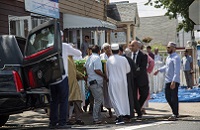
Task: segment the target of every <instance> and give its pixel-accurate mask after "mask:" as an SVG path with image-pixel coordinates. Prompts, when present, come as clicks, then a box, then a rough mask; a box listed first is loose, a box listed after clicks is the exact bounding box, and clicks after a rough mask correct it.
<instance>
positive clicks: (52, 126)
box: [49, 124, 57, 129]
mask: <svg viewBox="0 0 200 130" xmlns="http://www.w3.org/2000/svg"><path fill="white" fill-rule="evenodd" d="M56 128H57V125H53V124H49V129H56Z"/></svg>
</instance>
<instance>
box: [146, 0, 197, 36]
mask: <svg viewBox="0 0 200 130" xmlns="http://www.w3.org/2000/svg"><path fill="white" fill-rule="evenodd" d="M193 1H194V0H149V1H148V2H147V3H146V4H145V5H151V6H154V7H155V8H163V9H167V12H166V13H165V16H168V17H169V19H172V18H177V17H178V15H180V16H181V17H182V18H183V20H182V22H181V23H179V25H178V27H177V31H180V30H181V29H184V31H186V32H189V31H192V30H193V28H194V22H193V21H192V20H190V18H189V6H190V5H191V4H192V2H193Z"/></svg>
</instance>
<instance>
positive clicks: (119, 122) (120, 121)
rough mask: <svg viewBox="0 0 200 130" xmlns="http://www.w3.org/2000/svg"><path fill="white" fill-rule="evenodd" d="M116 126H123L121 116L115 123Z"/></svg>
mask: <svg viewBox="0 0 200 130" xmlns="http://www.w3.org/2000/svg"><path fill="white" fill-rule="evenodd" d="M115 124H116V125H119V124H124V121H123V117H122V116H119V118H118V120H117V122H116V123H115Z"/></svg>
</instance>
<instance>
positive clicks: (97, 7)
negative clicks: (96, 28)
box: [0, 0, 106, 35]
mask: <svg viewBox="0 0 200 130" xmlns="http://www.w3.org/2000/svg"><path fill="white" fill-rule="evenodd" d="M59 7H60V19H59V21H60V23H61V29H63V15H62V14H64V13H68V14H74V15H80V16H84V17H91V18H96V19H101V20H106V15H105V7H106V1H105V0H100V2H97V1H96V0H59ZM8 15H13V16H30V12H27V11H25V5H24V0H0V35H2V34H8V33H9V23H8V22H9V21H8Z"/></svg>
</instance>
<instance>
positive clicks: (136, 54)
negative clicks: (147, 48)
mask: <svg viewBox="0 0 200 130" xmlns="http://www.w3.org/2000/svg"><path fill="white" fill-rule="evenodd" d="M138 53H139V50H138V51H136V52H132V56H131V57H132V59H133V57H134V54H135V59H133V61H134V62H135V63H136V59H137V56H138Z"/></svg>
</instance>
